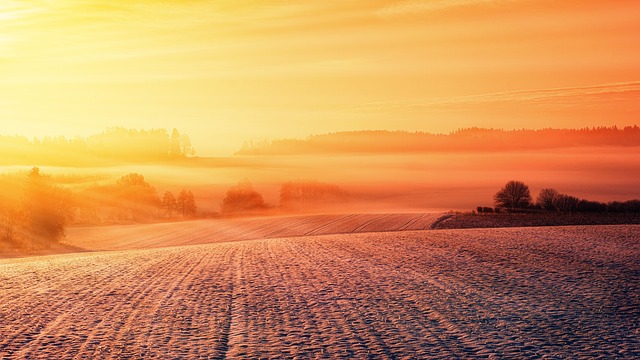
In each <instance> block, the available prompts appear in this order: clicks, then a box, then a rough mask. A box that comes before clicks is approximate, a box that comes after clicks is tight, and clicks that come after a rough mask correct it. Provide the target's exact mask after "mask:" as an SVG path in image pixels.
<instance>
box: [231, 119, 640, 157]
mask: <svg viewBox="0 0 640 360" xmlns="http://www.w3.org/2000/svg"><path fill="white" fill-rule="evenodd" d="M602 146H640V127H638V126H637V125H635V126H627V127H624V128H622V129H619V128H617V127H598V128H583V129H551V128H548V129H541V130H530V129H522V130H499V129H483V128H468V129H460V130H457V131H455V132H452V133H449V134H431V133H427V132H406V131H383V130H380V131H350V132H336V133H329V134H323V135H313V136H309V137H307V138H306V139H280V140H273V141H263V142H258V143H254V142H247V143H245V144H244V145H243V147H242V148H241V149H240V151H238V152H237V153H236V155H293V154H336V153H432V152H464V151H489V152H491V151H506V150H536V149H552V148H568V147H602Z"/></svg>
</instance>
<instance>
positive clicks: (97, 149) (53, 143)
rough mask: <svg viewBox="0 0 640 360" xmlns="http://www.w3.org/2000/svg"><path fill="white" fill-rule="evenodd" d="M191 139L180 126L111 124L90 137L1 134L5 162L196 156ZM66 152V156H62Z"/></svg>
mask: <svg viewBox="0 0 640 360" xmlns="http://www.w3.org/2000/svg"><path fill="white" fill-rule="evenodd" d="M194 154H195V150H194V149H193V146H192V144H191V139H190V138H189V136H188V135H186V134H181V133H180V132H179V131H178V130H177V129H173V130H172V131H171V133H169V132H167V130H166V129H151V130H135V129H126V128H122V127H116V128H110V129H107V130H105V131H104V132H102V133H99V134H96V135H92V136H89V137H86V138H85V137H74V138H67V137H63V136H59V137H44V138H42V139H38V138H33V139H29V138H27V137H24V136H2V135H0V163H2V164H3V165H24V164H33V163H40V164H42V165H79V164H80V165H84V164H88V165H95V164H96V163H98V164H100V163H114V162H115V163H129V162H153V161H166V160H171V159H180V158H186V157H190V156H193V155H194ZM62 155H64V156H62Z"/></svg>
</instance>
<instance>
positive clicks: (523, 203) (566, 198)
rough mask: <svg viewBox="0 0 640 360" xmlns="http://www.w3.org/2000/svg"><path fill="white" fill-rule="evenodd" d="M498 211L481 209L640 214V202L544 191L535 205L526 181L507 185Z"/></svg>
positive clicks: (497, 198)
mask: <svg viewBox="0 0 640 360" xmlns="http://www.w3.org/2000/svg"><path fill="white" fill-rule="evenodd" d="M493 200H494V205H495V209H494V208H487V207H478V208H477V211H478V212H479V213H482V212H484V213H486V212H494V211H496V212H500V211H507V212H527V211H547V212H559V213H640V200H636V199H634V200H628V201H610V202H607V203H604V202H598V201H591V200H586V199H580V198H578V197H575V196H572V195H567V194H562V193H560V192H559V191H557V190H556V189H553V188H544V189H542V190H540V193H539V194H538V197H537V198H536V200H535V201H534V200H533V198H532V197H531V191H530V189H529V186H528V185H526V184H525V183H524V182H522V181H516V180H511V181H509V182H507V183H506V184H505V185H504V187H502V188H501V189H500V190H498V192H496V193H495V195H494V196H493Z"/></svg>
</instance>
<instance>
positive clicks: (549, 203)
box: [536, 188, 560, 211]
mask: <svg viewBox="0 0 640 360" xmlns="http://www.w3.org/2000/svg"><path fill="white" fill-rule="evenodd" d="M558 196H560V193H559V192H558V191H557V190H556V189H549V188H547V189H542V190H540V194H538V199H537V200H536V204H537V205H538V206H539V207H540V208H541V209H542V210H547V211H556V210H558V208H557V207H556V201H557V199H558Z"/></svg>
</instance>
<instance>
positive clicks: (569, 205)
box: [555, 194, 580, 213]
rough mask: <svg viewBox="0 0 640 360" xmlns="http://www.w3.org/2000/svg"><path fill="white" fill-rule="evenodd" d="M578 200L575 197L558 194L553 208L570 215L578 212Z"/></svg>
mask: <svg viewBox="0 0 640 360" xmlns="http://www.w3.org/2000/svg"><path fill="white" fill-rule="evenodd" d="M579 202H580V199H578V198H577V197H575V196H571V195H566V194H560V195H558V197H557V198H556V201H555V206H556V208H557V209H558V211H560V212H566V213H571V212H575V211H576V210H578V203H579Z"/></svg>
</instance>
